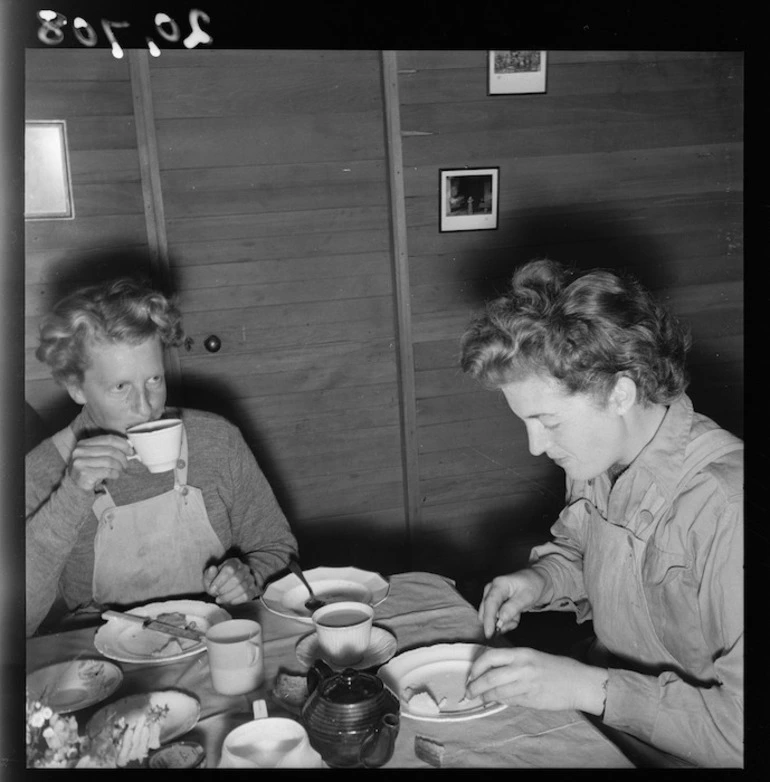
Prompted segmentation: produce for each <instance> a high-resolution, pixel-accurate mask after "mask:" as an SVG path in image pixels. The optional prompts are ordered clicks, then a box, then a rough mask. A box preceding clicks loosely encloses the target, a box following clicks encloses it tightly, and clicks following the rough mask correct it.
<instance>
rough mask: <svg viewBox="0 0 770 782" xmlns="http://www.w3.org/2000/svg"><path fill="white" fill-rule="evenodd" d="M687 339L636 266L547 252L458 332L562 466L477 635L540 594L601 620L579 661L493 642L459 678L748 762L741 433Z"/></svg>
mask: <svg viewBox="0 0 770 782" xmlns="http://www.w3.org/2000/svg"><path fill="white" fill-rule="evenodd" d="M688 347H689V337H688V336H687V334H686V332H685V331H684V330H683V329H682V328H681V327H680V326H679V325H678V323H677V322H676V320H675V319H674V318H673V317H672V316H671V315H670V314H668V313H667V312H666V311H665V310H663V309H662V308H661V307H660V306H658V305H657V304H656V303H655V302H654V300H653V299H652V297H651V296H650V295H649V294H648V293H647V292H645V291H644V290H643V289H642V288H641V287H640V286H639V285H638V284H637V283H636V282H635V281H633V280H630V279H622V278H621V277H619V276H617V275H615V274H613V273H610V272H607V271H599V270H596V271H592V272H589V273H584V274H582V275H575V274H573V273H572V272H571V271H569V270H568V269H567V268H565V267H563V266H561V265H559V264H557V263H554V262H551V261H547V260H541V261H533V262H531V263H529V264H526V265H524V266H522V267H521V268H519V269H518V270H517V271H516V273H515V274H514V277H513V282H512V286H511V289H510V291H509V293H508V294H507V295H506V296H504V297H502V298H500V299H498V300H496V301H493V302H491V303H490V304H489V305H488V306H487V308H486V312H485V313H484V314H483V315H481V316H480V317H479V318H477V319H476V320H475V321H474V322H473V323H472V324H471V326H470V328H469V330H468V331H467V332H466V334H465V335H464V336H463V341H462V360H461V361H462V367H463V369H464V370H465V371H466V372H468V373H469V374H470V375H472V376H473V377H475V378H477V379H478V380H480V381H481V382H482V383H483V384H484V385H486V386H487V387H490V388H494V389H500V390H501V391H502V393H503V395H504V396H505V399H506V401H507V402H508V405H509V407H510V408H511V410H512V411H513V413H514V414H515V415H516V416H517V417H518V418H520V419H521V420H522V421H523V422H524V425H525V426H526V430H527V436H528V438H529V448H530V451H531V452H532V454H534V455H538V454H542V453H545V454H546V455H547V456H548V457H549V458H550V459H552V460H553V461H555V462H556V464H558V465H559V466H560V467H561V468H562V469H563V470H564V471H565V473H566V479H567V491H566V495H567V496H566V507H565V508H564V510H563V511H562V513H561V514H560V516H559V518H558V520H557V521H556V523H555V524H554V526H553V527H552V529H551V533H552V536H553V540H552V542H548V543H545V544H543V545H541V546H537V547H535V548H534V549H533V550H532V553H531V556H530V564H529V566H528V567H527V568H525V569H523V570H520V571H518V572H516V573H513V574H511V575H506V576H499V577H497V578H495V579H494V580H493V581H492V582H491V583H490V584H488V585H487V586H486V588H485V590H484V596H483V599H482V602H481V606H480V608H479V617H480V619H481V620H482V622H483V624H484V630H485V633H486V635H487V636H490V635H491V634H492V633H493V631H494V629H495V627H496V626H497V627H498V629H501V630H502V631H503V632H505V631H508V630H511V629H513V628H515V627H516V626H517V625H518V623H519V619H520V616H521V613H522V612H523V611H542V610H548V609H552V610H560V611H574V612H575V613H576V615H577V621H578V622H582V621H585V620H586V619H589V618H590V619H592V621H593V627H594V631H595V633H596V640H595V642H594V644H593V647H592V649H591V651H590V653H589V655H588V656H587V660H586V661H585V662H583V661H580V660H578V659H572V658H571V657H561V656H556V655H549V654H545V653H543V652H538V651H536V650H533V649H526V648H513V649H491V650H489V651H487V652H485V653H484V654H482V655H481V656H480V657H479V659H477V660H476V662H475V663H474V665H473V668H472V670H471V674H470V677H469V685H468V692H469V694H470V695H471V696H481V697H483V698H484V699H485V700H499V701H505V702H508V703H511V704H521V705H525V706H529V707H534V708H540V709H567V708H576V709H580V710H583V711H585V712H587V713H589V714H593V715H597V716H600V717H601V719H602V721H603V723H604V724H605V725H606V726H609V727H610V728H616V729H619V730H620V731H623V732H625V733H626V734H630V735H631V736H633V737H636V738H637V739H640V740H641V741H642V742H644V743H645V744H646V745H651V746H652V747H654V748H657V749H659V750H662V751H663V752H666V753H670V754H671V755H674V756H676V757H679V758H684V759H686V760H688V761H690V762H692V763H695V764H698V765H705V766H740V765H741V764H742V752H743V746H742V736H743V733H742V731H743V723H742V719H743V581H742V568H743V446H742V442H741V441H740V440H739V439H738V438H736V437H734V436H733V435H731V434H729V433H728V432H726V431H724V430H722V429H720V428H719V427H718V426H717V425H716V424H715V423H714V422H713V421H711V420H710V419H708V418H706V417H705V416H703V415H699V414H698V413H696V412H694V410H693V406H692V403H691V402H690V399H689V398H688V397H687V395H686V394H685V387H686V381H685V372H684V361H685V355H686V351H687V349H688Z"/></svg>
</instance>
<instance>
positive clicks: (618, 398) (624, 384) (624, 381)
mask: <svg viewBox="0 0 770 782" xmlns="http://www.w3.org/2000/svg"><path fill="white" fill-rule="evenodd" d="M635 403H636V383H635V382H634V381H633V380H632V379H631V378H630V377H627V376H626V375H621V376H620V377H619V378H618V379H617V380H616V381H615V387H614V388H613V389H612V391H611V392H610V405H612V408H613V410H614V411H615V412H616V413H617V414H618V415H626V414H627V413H628V411H629V410H631V408H632V407H633V406H634V404H635Z"/></svg>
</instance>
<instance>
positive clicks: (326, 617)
mask: <svg viewBox="0 0 770 782" xmlns="http://www.w3.org/2000/svg"><path fill="white" fill-rule="evenodd" d="M312 618H313V625H314V626H315V631H316V634H317V636H318V645H319V646H320V647H321V652H322V653H323V655H324V659H325V660H326V661H327V662H329V663H331V664H332V665H337V666H345V665H354V664H355V663H357V662H359V661H360V660H361V659H362V658H363V656H364V654H366V650H367V649H368V648H369V640H370V638H371V634H372V621H373V620H374V609H373V608H372V607H371V606H370V605H369V604H368V603H357V602H354V601H352V600H350V601H344V602H340V603H329V605H325V606H324V607H323V608H319V609H318V610H317V611H315V612H314V613H313V617H312Z"/></svg>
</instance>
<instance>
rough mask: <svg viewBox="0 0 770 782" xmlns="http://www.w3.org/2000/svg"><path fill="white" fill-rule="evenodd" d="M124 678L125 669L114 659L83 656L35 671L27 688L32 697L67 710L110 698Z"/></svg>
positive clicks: (52, 707)
mask: <svg viewBox="0 0 770 782" xmlns="http://www.w3.org/2000/svg"><path fill="white" fill-rule="evenodd" d="M122 681H123V671H121V670H120V668H119V667H118V666H117V665H115V664H114V663H111V662H109V661H108V660H99V659H97V658H88V659H84V658H81V659H79V660H66V661H64V662H60V663H54V664H53V665H47V666H46V667H45V668H38V670H36V671H33V672H32V673H30V674H29V675H28V676H27V691H28V692H29V697H30V699H32V700H36V701H40V702H41V703H43V704H45V705H46V706H50V707H51V709H53V711H55V712H57V713H59V714H67V713H68V712H71V711H77V710H78V709H85V708H86V707H87V706H93V705H94V704H95V703H99V702H101V701H103V700H106V699H107V698H109V697H110V695H112V693H113V692H115V690H117V689H118V687H120V683H121V682H122Z"/></svg>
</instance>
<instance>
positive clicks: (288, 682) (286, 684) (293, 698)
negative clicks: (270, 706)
mask: <svg viewBox="0 0 770 782" xmlns="http://www.w3.org/2000/svg"><path fill="white" fill-rule="evenodd" d="M273 696H274V697H275V698H276V700H279V701H281V702H282V703H285V704H286V705H287V706H290V707H292V708H294V709H300V708H302V706H303V705H304V703H305V701H306V700H307V696H308V691H307V678H306V677H305V675H304V674H292V673H289V672H288V671H279V672H278V675H277V676H276V677H275V686H274V687H273Z"/></svg>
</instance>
